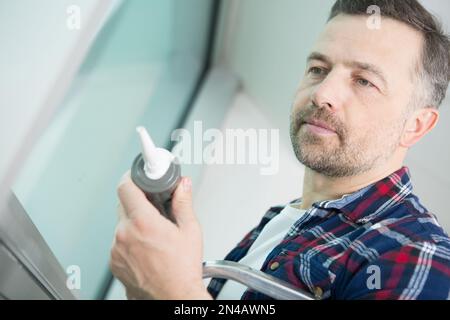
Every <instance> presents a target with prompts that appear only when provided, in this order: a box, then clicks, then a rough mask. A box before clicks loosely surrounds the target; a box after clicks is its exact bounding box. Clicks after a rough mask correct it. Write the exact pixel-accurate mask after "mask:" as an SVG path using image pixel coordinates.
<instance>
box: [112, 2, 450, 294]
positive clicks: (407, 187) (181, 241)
mask: <svg viewBox="0 0 450 320" xmlns="http://www.w3.org/2000/svg"><path fill="white" fill-rule="evenodd" d="M371 5H376V6H378V8H379V9H380V13H381V19H380V20H379V21H369V18H370V17H369V16H368V15H367V14H366V12H367V9H368V7H369V6H371ZM374 23H375V24H376V23H379V25H378V26H375V27H374ZM449 47H450V46H449V39H448V38H447V36H446V35H444V34H443V33H442V31H441V29H440V27H439V26H438V25H437V23H436V21H435V20H434V18H433V17H432V16H431V15H430V14H429V13H428V12H427V11H426V10H425V9H424V8H423V7H422V6H421V5H420V4H419V3H418V2H417V1H412V0H411V1H387V0H385V1H381V0H380V1H375V0H369V1H355V0H352V1H350V0H341V1H337V2H336V3H335V4H334V6H333V8H332V10H331V14H330V18H329V20H328V23H327V24H326V26H325V30H324V31H323V33H322V34H321V35H320V37H319V39H318V40H317V42H316V44H315V46H314V48H313V49H312V51H311V54H310V55H309V57H308V60H307V68H306V71H305V74H304V77H303V79H302V81H301V84H300V86H299V88H298V91H297V94H296V97H295V101H294V103H293V108H292V114H291V139H292V144H293V147H294V151H295V154H296V156H297V158H298V160H299V161H300V162H301V163H303V164H304V165H305V167H306V168H305V178H304V181H303V194H302V197H301V198H300V199H297V200H295V201H293V202H292V203H291V204H289V205H286V206H284V207H273V208H271V209H270V210H269V211H268V212H267V213H266V215H265V216H264V218H263V219H262V220H261V222H260V224H259V225H258V226H257V227H256V228H255V229H253V230H252V231H251V232H249V234H248V235H247V236H246V237H245V238H244V239H243V240H242V241H241V242H240V243H239V244H238V246H237V247H236V248H235V249H233V250H232V251H231V252H230V254H229V255H228V256H227V257H226V259H228V260H233V261H240V262H242V263H246V264H249V265H251V266H254V267H255V266H256V267H258V268H260V269H261V270H262V271H264V272H266V273H268V274H271V275H273V276H275V277H278V278H280V279H282V280H285V281H288V282H290V283H292V284H294V285H295V286H297V287H299V288H301V289H304V290H307V291H310V292H311V293H313V294H314V295H315V296H316V297H317V298H319V299H326V298H332V299H448V298H449V294H450V291H449V290H450V239H449V237H448V235H447V234H446V233H445V231H444V230H443V229H442V228H441V227H440V225H439V224H438V222H437V221H436V218H435V216H434V215H433V214H432V213H429V212H428V211H427V210H426V209H425V207H424V206H423V205H422V204H420V202H419V199H418V198H417V197H416V196H415V195H413V193H412V186H411V182H410V177H409V171H408V169H407V168H406V167H403V166H402V164H403V161H404V159H405V156H406V153H407V151H408V149H409V148H410V147H411V146H413V145H414V144H415V143H416V142H417V141H419V140H420V139H421V138H422V137H423V136H424V135H426V134H427V133H428V132H429V131H430V130H432V129H433V127H434V126H435V125H436V123H437V121H438V118H439V112H438V106H439V105H440V104H441V102H442V100H443V99H444V96H445V92H446V89H447V86H448V81H449ZM118 194H119V198H120V201H121V207H120V210H119V211H120V215H121V219H120V222H119V224H118V226H117V231H116V237H115V243H114V246H113V249H112V252H111V268H112V271H113V273H114V274H115V275H116V276H117V278H118V279H119V280H121V281H122V282H123V283H124V284H125V286H126V288H127V295H128V297H129V298H138V299H139V298H157V299H211V298H216V297H218V295H219V297H220V295H222V298H233V297H232V295H235V296H234V298H239V297H241V295H242V298H244V299H259V298H267V297H266V296H263V295H262V294H260V293H257V292H253V291H250V290H247V291H245V290H243V289H242V288H238V287H233V285H232V284H230V281H228V282H225V281H224V280H219V279H213V280H212V281H211V283H210V286H209V291H207V289H206V288H205V287H204V285H203V282H202V270H201V262H202V241H201V231H200V228H199V225H198V222H197V220H196V218H195V216H194V213H193V210H192V201H191V184H190V180H189V179H188V178H183V181H182V183H181V184H180V186H179V187H178V188H177V190H176V191H175V193H174V198H173V213H174V216H175V218H176V221H177V224H173V223H171V222H170V221H168V220H166V219H164V218H163V217H162V216H161V215H159V213H158V212H157V211H156V209H155V208H154V207H153V206H152V205H151V204H150V203H149V202H148V201H147V200H146V199H145V196H144V195H143V193H142V192H141V191H140V190H139V189H138V188H137V187H136V186H135V185H134V184H133V183H132V182H131V180H130V178H129V176H125V178H124V181H123V182H122V183H121V184H120V185H119V188H118ZM280 226H284V227H283V228H284V229H283V228H282V230H281V231H280ZM277 228H278V231H276V229H277ZM261 239H263V240H261ZM267 243H268V244H270V245H267Z"/></svg>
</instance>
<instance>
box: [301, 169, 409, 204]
mask: <svg viewBox="0 0 450 320" xmlns="http://www.w3.org/2000/svg"><path fill="white" fill-rule="evenodd" d="M401 167H402V162H400V163H392V164H389V165H386V166H380V167H375V168H372V169H370V170H369V171H366V172H364V173H361V174H358V175H355V176H350V177H329V176H325V175H323V174H321V173H318V172H316V171H313V170H311V169H310V168H308V167H305V177H304V180H303V195H302V202H301V209H308V208H310V207H311V205H312V204H313V203H314V202H317V201H323V200H334V199H339V198H341V197H342V196H343V195H344V194H350V193H353V192H355V191H358V190H360V189H362V188H364V187H366V186H368V185H370V184H372V183H374V182H377V181H379V180H381V179H383V178H385V177H387V176H389V175H390V174H391V173H393V172H395V171H397V170H398V169H400V168H401Z"/></svg>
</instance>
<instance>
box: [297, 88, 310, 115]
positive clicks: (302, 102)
mask: <svg viewBox="0 0 450 320" xmlns="http://www.w3.org/2000/svg"><path fill="white" fill-rule="evenodd" d="M310 91H311V89H310V88H305V87H304V85H303V84H300V87H299V88H298V89H297V91H296V92H295V96H294V102H293V110H298V109H301V108H302V107H304V106H307V105H308V104H309V103H310V97H311V92H310Z"/></svg>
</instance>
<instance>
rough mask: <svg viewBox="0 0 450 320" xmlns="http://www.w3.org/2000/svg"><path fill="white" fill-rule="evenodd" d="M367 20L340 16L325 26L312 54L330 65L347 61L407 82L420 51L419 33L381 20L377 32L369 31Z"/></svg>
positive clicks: (420, 38) (394, 22)
mask: <svg viewBox="0 0 450 320" xmlns="http://www.w3.org/2000/svg"><path fill="white" fill-rule="evenodd" d="M367 19H368V16H358V15H344V14H340V15H338V16H336V17H334V18H333V19H332V20H330V21H329V22H328V23H327V24H326V25H325V29H324V30H323V32H322V33H321V35H320V36H319V38H318V39H317V41H316V43H315V45H314V47H313V50H312V51H317V52H320V53H322V54H325V55H327V56H328V57H330V58H331V59H332V60H333V63H339V62H342V61H349V60H353V61H360V62H365V63H370V64H374V65H376V66H378V67H379V68H380V69H382V70H383V71H384V72H385V73H386V74H387V76H388V78H389V77H391V78H395V77H396V75H397V76H400V77H402V76H408V79H409V80H410V78H411V74H412V72H413V70H414V67H415V66H416V63H417V61H418V58H419V57H420V52H421V48H422V35H421V34H420V32H418V31H416V30H414V29H413V28H412V27H410V26H408V25H406V24H404V23H402V22H399V21H395V20H393V19H390V18H385V17H381V28H380V29H370V28H368V27H367V24H366V22H367ZM388 80H389V79H388ZM390 80H395V79H390Z"/></svg>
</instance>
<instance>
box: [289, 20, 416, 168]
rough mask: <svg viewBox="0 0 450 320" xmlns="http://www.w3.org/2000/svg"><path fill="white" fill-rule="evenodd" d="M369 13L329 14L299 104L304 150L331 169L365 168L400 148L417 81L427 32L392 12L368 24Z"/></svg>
mask: <svg viewBox="0 0 450 320" xmlns="http://www.w3.org/2000/svg"><path fill="white" fill-rule="evenodd" d="M366 19H367V18H366V17H364V16H350V15H338V16H336V17H335V18H333V19H332V20H331V21H330V22H328V24H327V25H326V27H325V30H324V32H323V33H322V35H321V36H320V37H319V39H318V41H317V42H316V44H315V46H314V48H313V50H312V53H311V55H310V56H309V58H308V61H307V66H306V70H305V75H304V77H303V79H302V81H301V83H300V86H299V88H298V90H297V92H296V96H295V100H294V104H293V107H292V113H291V128H290V129H291V140H292V144H293V147H294V151H295V154H296V156H297V158H298V159H299V161H300V162H301V163H303V164H304V165H305V166H307V167H309V168H311V169H312V170H314V171H316V172H319V173H322V174H325V175H327V176H331V177H343V176H352V175H356V174H359V173H362V172H365V171H367V170H369V169H371V168H373V167H375V166H377V165H380V164H381V163H382V162H383V161H386V160H388V159H389V158H390V157H391V156H392V155H393V153H394V152H395V151H396V150H397V149H398V148H399V141H400V137H401V135H402V133H403V128H404V124H405V120H406V114H407V110H409V109H410V108H409V106H410V105H411V98H412V93H413V92H414V90H416V88H417V86H416V85H415V81H416V78H415V75H414V71H415V66H416V65H417V63H418V61H419V56H420V51H421V48H422V37H421V34H420V33H419V32H417V31H415V30H413V29H412V28H410V27H409V26H407V25H405V24H403V23H401V22H397V21H395V20H392V19H388V18H382V21H381V29H376V30H373V29H369V28H368V27H367V26H366ZM323 127H327V128H328V129H329V130H327V129H324V128H323Z"/></svg>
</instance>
